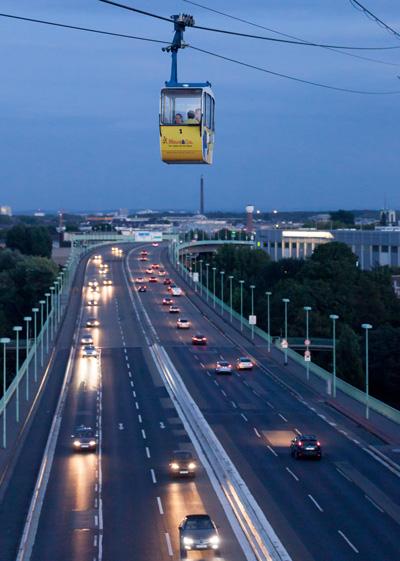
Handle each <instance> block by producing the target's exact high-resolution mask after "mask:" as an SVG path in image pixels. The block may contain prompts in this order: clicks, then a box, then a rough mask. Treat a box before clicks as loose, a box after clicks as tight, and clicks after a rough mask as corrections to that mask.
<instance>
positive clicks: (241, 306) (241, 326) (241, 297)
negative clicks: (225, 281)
mask: <svg viewBox="0 0 400 561" xmlns="http://www.w3.org/2000/svg"><path fill="white" fill-rule="evenodd" d="M243 283H244V280H240V281H239V284H240V331H243Z"/></svg>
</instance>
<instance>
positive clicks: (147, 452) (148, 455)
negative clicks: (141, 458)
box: [145, 446, 151, 458]
mask: <svg viewBox="0 0 400 561" xmlns="http://www.w3.org/2000/svg"><path fill="white" fill-rule="evenodd" d="M145 450H146V456H147V457H148V458H151V455H150V449H149V447H148V446H146V448H145Z"/></svg>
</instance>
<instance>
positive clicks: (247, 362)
mask: <svg viewBox="0 0 400 561" xmlns="http://www.w3.org/2000/svg"><path fill="white" fill-rule="evenodd" d="M253 366H254V364H253V361H252V360H251V359H250V358H248V357H246V356H241V357H239V358H238V359H237V360H236V368H237V369H238V370H252V368H253Z"/></svg>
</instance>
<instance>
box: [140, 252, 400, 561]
mask: <svg viewBox="0 0 400 561" xmlns="http://www.w3.org/2000/svg"><path fill="white" fill-rule="evenodd" d="M149 257H150V261H149V262H150V263H153V262H156V263H157V262H160V261H162V262H163V263H164V265H165V267H166V269H167V270H168V271H169V273H170V275H171V277H172V278H174V279H175V280H176V283H177V284H178V286H182V281H181V280H180V279H179V278H177V277H176V276H175V275H174V274H173V273H172V271H171V268H170V267H169V266H168V262H167V260H166V253H165V252H164V253H163V255H162V257H161V249H160V248H152V249H151V251H150V256H149ZM146 265H147V263H146V262H144V263H143V262H140V261H138V259H137V252H135V251H133V252H132V253H131V255H130V259H129V267H130V271H131V276H132V277H133V278H135V277H136V276H140V275H143V276H146V275H145V273H144V268H145V266H146ZM148 287H149V291H148V292H146V293H141V294H138V296H139V297H140V299H141V301H142V303H143V305H144V306H145V309H146V310H147V312H148V315H149V317H150V318H151V321H152V323H153V325H154V327H155V329H156V331H157V333H158V336H159V337H160V341H161V344H162V345H163V346H164V347H165V348H166V350H167V351H168V353H169V355H170V357H171V358H172V360H173V362H174V364H175V365H176V367H177V369H178V371H179V372H180V374H181V376H182V377H183V379H184V381H185V384H186V386H187V388H188V389H189V390H190V393H191V395H192V397H193V398H194V399H195V401H196V402H197V404H198V405H199V406H200V408H201V410H202V412H203V414H204V416H205V417H206V419H207V421H208V422H209V424H210V426H211V427H212V428H213V430H214V432H215V433H216V434H217V435H218V437H219V439H220V441H221V442H222V444H223V445H224V447H225V449H226V450H227V451H228V453H229V455H230V457H231V459H233V460H234V463H235V465H236V467H237V468H238V469H239V471H240V473H241V475H242V476H243V478H244V479H245V481H246V483H247V485H248V486H249V488H250V490H251V491H252V493H253V496H254V497H255V498H256V499H257V501H258V503H259V505H260V506H261V507H262V509H263V511H264V512H265V514H266V515H267V517H268V519H269V521H270V522H271V523H272V525H273V527H274V529H275V531H276V532H277V534H278V536H279V537H280V539H281V540H282V541H283V543H284V545H285V547H286V548H287V549H288V551H289V553H290V554H291V555H292V557H293V559H299V560H302V561H308V560H315V561H317V560H319V559H324V560H332V561H337V560H343V561H345V560H346V561H347V560H351V559H362V560H363V561H364V560H371V561H376V560H378V559H379V560H380V561H386V560H387V561H389V560H393V559H398V558H399V542H398V534H399V524H400V504H399V503H400V500H399V499H400V494H399V475H400V474H399V473H393V472H392V471H390V470H389V469H387V468H386V467H385V466H384V465H382V464H381V463H380V462H378V461H376V460H375V459H374V458H371V456H370V455H368V454H367V453H366V452H365V450H364V449H363V448H364V447H366V446H367V445H368V444H375V445H379V444H382V443H381V442H380V441H379V440H378V439H377V438H376V437H374V436H372V435H370V434H369V433H367V432H366V431H365V430H361V429H360V430H358V431H356V432H355V431H354V426H353V424H352V423H351V422H350V421H348V420H347V419H346V418H344V417H341V416H340V415H337V414H335V413H334V412H332V411H331V410H326V409H324V404H323V399H321V398H320V397H319V396H318V395H315V394H313V393H312V392H311V391H310V390H309V389H307V388H305V386H298V387H296V388H294V390H293V391H288V390H287V388H286V387H285V386H284V385H283V384H282V383H280V382H279V378H280V377H282V379H283V380H284V379H285V374H284V373H283V375H282V367H280V366H279V365H277V364H275V363H274V364H273V363H271V362H270V361H269V359H268V358H266V353H265V349H263V348H257V347H254V346H252V345H251V344H249V342H248V341H247V340H245V339H244V338H241V337H240V334H238V333H236V332H234V331H233V330H231V331H230V330H229V327H227V324H226V323H223V322H222V321H221V320H218V319H217V318H216V317H215V315H213V321H212V322H210V321H209V319H208V318H207V317H205V316H204V314H202V313H200V311H199V309H198V308H197V307H196V305H194V304H193V303H192V302H191V300H190V299H188V298H187V297H186V296H182V297H179V298H175V303H176V304H177V305H179V307H180V309H181V313H180V315H181V316H182V317H185V318H187V319H189V320H190V321H191V323H192V328H191V329H190V330H185V331H183V330H177V329H176V315H174V314H170V313H169V312H168V306H162V305H161V301H162V298H163V296H165V295H166V290H165V288H166V287H165V286H163V285H162V283H160V282H159V283H157V284H148ZM211 315H212V314H210V316H211ZM195 332H199V333H202V334H204V335H206V336H207V338H208V345H207V347H197V346H196V347H193V346H192V344H191V336H192V334H193V333H195ZM248 353H251V355H252V356H254V357H255V358H257V359H258V360H259V362H260V364H261V367H256V368H255V369H254V370H253V372H244V373H240V374H239V373H237V372H235V374H234V375H233V376H216V375H215V374H214V371H213V368H214V366H215V362H216V360H218V359H226V360H228V361H230V362H232V363H234V361H235V360H236V358H238V356H240V355H242V354H248ZM277 378H278V381H277ZM298 432H302V433H311V434H317V436H318V438H319V439H320V441H321V442H322V446H323V459H322V461H321V462H315V461H298V460H295V459H293V458H291V457H290V455H289V448H288V446H289V443H290V440H291V438H293V436H295V435H296V433H298Z"/></svg>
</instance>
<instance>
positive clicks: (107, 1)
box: [99, 0, 400, 51]
mask: <svg viewBox="0 0 400 561" xmlns="http://www.w3.org/2000/svg"><path fill="white" fill-rule="evenodd" d="M99 2H104V3H105V4H110V5H112V6H117V7H118V8H123V9H124V10H129V11H131V12H136V13H138V14H143V15H146V16H149V17H153V18H157V19H160V20H163V21H168V22H169V23H174V22H173V20H172V19H169V18H166V17H164V16H159V15H158V14H153V13H152V12H146V11H144V10H139V9H138V8H134V7H133V6H127V5H126V4H121V3H120V2H115V1H114V0H99ZM190 27H191V28H193V29H200V30H202V31H211V32H213V33H223V34H224V35H234V36H236V37H245V38H247V39H260V40H262V41H271V42H273V43H286V44H289V45H301V46H306V47H323V48H328V47H329V48H332V49H345V50H351V51H387V50H394V49H400V46H399V45H395V46H392V47H350V46H348V45H325V44H323V43H314V42H311V41H295V40H292V39H278V38H276V37H266V36H264V35H251V34H249V33H240V32H238V31H230V30H229V29H216V28H214V27H204V26H201V25H191V26H190Z"/></svg>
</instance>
